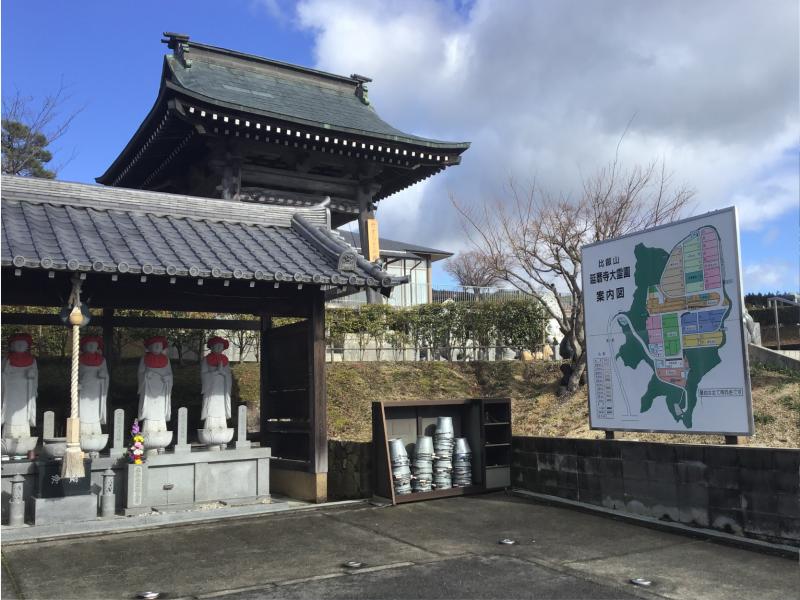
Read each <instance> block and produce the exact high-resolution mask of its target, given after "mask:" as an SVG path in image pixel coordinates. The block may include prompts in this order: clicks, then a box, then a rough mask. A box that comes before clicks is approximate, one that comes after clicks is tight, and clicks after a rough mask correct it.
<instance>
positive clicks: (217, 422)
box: [197, 336, 233, 450]
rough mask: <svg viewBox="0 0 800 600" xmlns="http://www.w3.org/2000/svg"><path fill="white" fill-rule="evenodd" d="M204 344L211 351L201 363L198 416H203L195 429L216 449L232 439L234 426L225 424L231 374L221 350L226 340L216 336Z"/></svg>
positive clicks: (228, 408)
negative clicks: (199, 426)
mask: <svg viewBox="0 0 800 600" xmlns="http://www.w3.org/2000/svg"><path fill="white" fill-rule="evenodd" d="M206 345H207V346H208V348H209V349H210V350H211V352H209V353H208V354H207V355H206V356H205V358H203V360H202V362H201V364H200V378H201V381H202V394H203V411H202V414H201V415H200V418H201V419H203V429H198V430H197V436H198V438H199V439H200V442H202V443H203V444H206V445H207V446H208V447H209V449H210V450H219V449H221V447H222V445H223V444H227V443H228V442H230V441H231V439H233V428H228V419H230V418H231V384H232V382H233V377H232V375H231V368H230V367H229V366H228V357H227V356H225V355H224V354H223V351H224V350H226V349H227V348H228V340H226V339H223V338H221V337H217V336H215V337H212V338H211V339H209V340H208V343H207V344H206Z"/></svg>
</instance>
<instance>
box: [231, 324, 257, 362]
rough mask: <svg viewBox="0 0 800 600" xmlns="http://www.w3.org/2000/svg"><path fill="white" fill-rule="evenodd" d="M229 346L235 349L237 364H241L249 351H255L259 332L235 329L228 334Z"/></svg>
mask: <svg viewBox="0 0 800 600" xmlns="http://www.w3.org/2000/svg"><path fill="white" fill-rule="evenodd" d="M230 338H231V340H230V342H231V345H232V346H233V347H234V348H235V349H236V351H237V354H238V356H239V361H238V362H243V360H244V357H245V355H246V354H247V353H248V352H250V351H251V350H253V351H255V350H256V347H257V346H258V341H259V332H258V331H249V330H247V329H235V330H233V331H231V332H230Z"/></svg>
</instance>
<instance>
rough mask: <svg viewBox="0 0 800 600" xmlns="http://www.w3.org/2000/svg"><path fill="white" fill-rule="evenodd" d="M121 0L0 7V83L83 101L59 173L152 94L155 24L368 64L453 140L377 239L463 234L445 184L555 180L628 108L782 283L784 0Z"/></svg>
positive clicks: (394, 103) (384, 108)
mask: <svg viewBox="0 0 800 600" xmlns="http://www.w3.org/2000/svg"><path fill="white" fill-rule="evenodd" d="M37 5H38V6H37ZM43 6H46V7H48V8H47V10H43V9H42V7H43ZM136 7H137V8H136V9H132V8H127V7H113V6H112V7H108V5H107V3H100V2H94V3H93V2H88V3H86V5H85V6H81V7H78V8H74V6H73V9H72V10H69V11H66V10H64V11H63V12H62V13H57V12H56V11H57V10H62V9H56V8H53V4H52V3H36V2H27V3H11V4H9V3H4V5H3V9H4V10H3V21H2V28H3V32H2V33H3V40H2V45H3V70H2V80H3V93H4V94H6V93H7V91H8V90H9V89H10V88H11V87H18V88H21V89H24V90H25V91H29V90H30V93H41V91H40V90H46V89H47V85H50V87H52V85H53V84H54V82H55V84H57V83H58V80H59V78H60V77H63V78H64V79H65V80H66V81H67V83H69V84H71V85H72V91H73V97H74V98H73V99H74V101H75V102H76V103H77V102H83V103H85V104H86V105H87V108H86V109H85V110H84V111H83V112H82V113H81V115H80V117H79V119H78V120H77V121H76V124H75V126H74V128H73V131H71V133H70V136H71V137H70V139H68V140H66V141H65V142H64V143H65V144H67V145H70V148H72V147H75V148H76V149H77V150H78V158H76V159H75V160H73V161H72V162H71V163H70V164H69V165H67V166H66V168H65V169H64V170H63V171H62V173H61V177H62V178H64V179H72V180H79V181H91V180H92V179H93V177H94V176H96V175H98V174H99V173H101V172H102V171H104V170H105V168H106V166H107V165H108V163H109V162H110V160H111V159H112V158H113V156H115V155H116V154H117V153H118V152H119V150H120V149H121V147H122V145H123V144H124V142H125V141H127V139H128V138H129V136H130V134H131V133H132V131H133V130H134V129H135V127H136V126H137V125H138V123H139V122H140V121H141V119H142V117H143V116H144V115H145V113H146V112H147V110H148V109H149V107H150V105H151V104H152V101H153V100H154V98H155V95H156V91H157V81H158V75H159V70H160V63H159V58H158V57H160V56H161V55H162V54H163V52H164V51H165V48H164V47H163V46H161V45H160V44H159V43H158V39H159V37H158V36H159V34H160V33H161V31H163V30H167V29H171V30H177V31H183V32H186V33H189V34H191V36H192V37H193V38H194V39H197V40H198V41H203V42H206V43H211V44H216V45H220V46H225V47H229V48H234V49H239V50H242V51H246V52H251V53H254V54H260V55H263V56H268V57H271V58H277V59H281V60H288V61H290V62H296V63H298V64H304V65H308V66H313V67H317V68H320V69H324V70H329V71H333V72H336V73H341V74H350V73H354V72H356V73H361V74H364V75H368V76H370V77H372V78H373V79H374V82H373V83H372V84H370V99H371V100H372V103H373V106H374V107H376V109H377V110H378V112H379V113H380V114H381V116H382V117H383V118H384V119H385V120H387V121H389V122H390V123H392V124H393V125H395V126H397V127H398V128H400V129H403V130H405V131H409V132H413V133H416V134H420V135H425V136H429V137H435V138H439V139H447V140H455V141H470V142H472V147H471V149H470V150H468V151H467V153H466V154H465V155H464V160H463V163H462V164H461V165H460V166H457V167H454V168H450V169H448V170H447V171H446V172H445V173H443V174H442V175H439V176H438V177H436V178H434V179H432V180H429V181H427V182H425V183H423V184H420V185H417V186H415V187H414V188H412V189H410V190H407V191H405V192H403V193H401V194H398V195H396V196H394V197H392V198H390V199H388V200H386V201H384V202H382V203H381V204H380V207H379V211H378V217H379V220H380V224H381V233H382V235H385V236H386V237H392V238H399V239H406V240H409V241H415V242H417V243H423V244H429V245H432V246H436V247H442V248H445V249H449V250H454V251H457V250H459V249H462V248H464V247H465V240H464V236H463V233H462V230H461V226H460V224H459V220H458V218H457V216H456V215H455V214H454V210H453V209H452V207H451V206H450V202H449V200H448V197H449V195H450V194H453V195H455V196H456V197H457V198H459V199H460V200H461V201H463V202H465V203H476V202H482V201H486V200H494V199H497V198H500V197H502V195H503V188H504V185H505V184H506V183H507V181H508V180H509V178H510V177H513V178H515V179H517V180H520V181H529V180H532V179H534V178H535V179H536V180H537V182H538V183H539V184H540V185H542V186H543V187H545V188H547V189H548V190H551V191H553V192H559V193H565V194H571V193H572V194H574V193H575V192H576V191H577V190H578V187H579V185H580V181H581V177H583V176H586V175H587V174H591V173H592V172H594V171H595V170H596V169H598V168H599V167H601V166H603V165H604V164H605V163H607V162H608V161H609V160H610V159H611V158H612V157H613V154H614V149H615V147H616V146H617V143H618V142H619V139H620V136H621V135H622V133H623V132H624V131H625V129H626V126H627V125H628V123H629V122H630V127H629V128H628V131H627V133H626V135H625V138H624V140H623V143H622V146H621V156H622V158H623V160H624V162H625V163H626V164H628V165H634V164H641V163H647V162H650V161H653V160H664V161H665V162H666V164H667V166H668V168H669V169H670V170H671V171H673V172H674V175H675V180H676V181H677V182H678V183H685V184H686V185H687V186H689V187H692V188H694V189H695V190H696V193H697V195H696V201H695V205H694V212H695V213H700V212H704V211H707V210H711V209H714V208H720V207H724V206H730V205H732V204H735V205H736V206H737V207H738V209H739V215H740V225H741V229H742V263H743V272H744V273H743V276H744V280H745V281H744V284H745V290H746V291H759V290H764V291H771V290H775V289H781V290H789V289H791V290H795V291H796V290H800V200H799V199H798V198H800V190H799V188H798V179H799V177H800V170H799V169H800V164H799V163H798V155H799V154H800V109H799V108H798V106H799V104H800V95H799V91H798V90H799V89H800V83H799V82H798V72H799V70H800V68H799V66H798V54H799V52H800V43H799V42H798V28H799V23H800V17H799V15H798V3H797V2H796V0H768V1H766V2H759V1H756V0H751V1H744V0H742V1H732V0H725V1H711V0H705V1H703V2H696V1H679V0H672V1H667V2H642V1H639V0H631V1H625V0H595V1H587V0H582V1H577V0H535V1H534V0H519V1H517V0H491V1H488V0H476V1H474V2H468V1H463V2H460V1H457V0H453V1H449V2H447V1H440V2H434V1H431V0H404V1H397V2H393V1H383V2H378V1H371V0H340V1H336V2H331V1H323V0H305V1H302V2H299V3H294V2H284V1H281V0H247V1H244V0H242V1H232V2H227V3H224V4H222V3H214V2H209V1H198V2H179V1H175V2H171V3H168V4H164V3H155V2H140V3H137V4H136ZM41 15H46V16H45V17H44V18H43V19H44V23H42V18H41ZM37 16H38V17H40V18H39V19H38V22H37V19H36V18H35V17H37ZM121 23H125V24H126V26H125V28H124V30H123V29H122V28H121V27H120V24H121ZM65 25H67V26H66V27H65ZM70 26H72V27H70ZM42 27H43V28H44V35H42V33H41V31H42ZM59 57H60V58H59ZM32 65H35V66H36V67H37V69H36V70H35V72H32V70H31V69H30V67H31V66H32ZM98 76H99V77H98ZM87 139H91V140H92V144H91V148H89V147H87V144H86V140H87ZM431 215H435V217H436V218H431ZM436 275H437V278H438V280H439V281H445V276H444V275H443V273H442V272H441V270H437V272H436Z"/></svg>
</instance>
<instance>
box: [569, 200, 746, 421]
mask: <svg viewBox="0 0 800 600" xmlns="http://www.w3.org/2000/svg"><path fill="white" fill-rule="evenodd" d="M738 256H739V255H738V234H737V227H736V213H735V211H734V209H726V210H724V211H718V212H716V213H711V214H708V215H704V216H702V217H697V218H693V219H689V220H686V221H681V222H678V223H673V224H671V225H668V226H664V227H660V228H656V229H653V230H650V231H646V232H642V233H638V234H634V235H630V236H626V237H623V238H619V239H616V240H610V241H607V242H601V243H599V244H594V245H591V246H587V247H585V248H584V249H583V286H584V287H583V289H584V305H585V306H584V308H585V312H586V340H587V359H588V363H587V365H588V371H589V404H590V421H591V425H592V427H594V428H600V429H631V430H653V431H676V432H679V431H682V432H696V433H700V432H703V433H710V432H714V433H731V434H733V433H738V434H749V433H750V432H751V431H752V416H751V408H750V386H749V379H748V374H747V362H746V354H745V352H744V346H743V332H742V324H741V315H742V308H741V286H740V282H739V258H738Z"/></svg>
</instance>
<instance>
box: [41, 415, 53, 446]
mask: <svg viewBox="0 0 800 600" xmlns="http://www.w3.org/2000/svg"><path fill="white" fill-rule="evenodd" d="M42 437H44V439H46V440H47V439H51V438H54V437H56V413H54V412H53V411H52V410H46V411H45V412H44V423H43V425H42Z"/></svg>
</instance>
